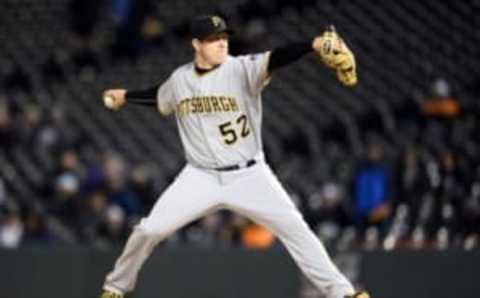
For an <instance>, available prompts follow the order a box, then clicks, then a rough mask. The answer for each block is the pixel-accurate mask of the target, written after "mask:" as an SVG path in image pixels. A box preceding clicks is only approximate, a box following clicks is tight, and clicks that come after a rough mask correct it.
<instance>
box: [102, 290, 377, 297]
mask: <svg viewBox="0 0 480 298" xmlns="http://www.w3.org/2000/svg"><path fill="white" fill-rule="evenodd" d="M102 298H103V297H102ZM345 298H370V295H369V294H368V293H367V292H364V291H362V292H357V293H355V294H353V295H347V296H345Z"/></svg>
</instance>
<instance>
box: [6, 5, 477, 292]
mask: <svg viewBox="0 0 480 298" xmlns="http://www.w3.org/2000/svg"><path fill="white" fill-rule="evenodd" d="M211 12H215V13H219V14H221V15H223V16H225V17H226V18H227V20H228V21H229V23H230V25H231V26H232V27H234V28H236V31H237V32H236V34H235V36H234V37H233V38H232V40H231V50H232V52H233V53H234V54H241V53H251V52H256V51H262V50H267V49H270V48H272V47H275V46H279V45H282V44H285V43H287V42H289V41H296V40H302V39H305V38H310V37H312V36H314V35H315V34H318V33H320V32H321V31H322V30H323V28H325V26H326V25H327V24H331V23H333V24H335V25H336V27H337V29H338V30H339V31H340V33H341V34H342V35H343V36H344V37H345V39H346V41H347V42H348V43H349V46H350V47H351V48H352V50H353V51H354V53H355V54H356V57H357V63H358V71H359V82H360V83H359V85H358V86H357V87H356V88H354V89H346V88H344V87H342V86H341V85H340V84H339V83H338V82H336V80H335V77H334V75H333V74H332V73H331V72H329V71H328V70H326V69H325V68H324V67H323V66H322V65H321V64H320V63H319V62H318V60H317V59H316V58H315V57H314V56H313V55H310V56H309V57H307V58H304V59H302V60H301V61H300V62H298V63H295V64H293V65H291V66H288V67H287V68H285V69H283V70H281V71H279V72H278V73H276V74H275V76H274V79H273V80H272V83H271V85H270V86H269V87H268V88H267V89H266V91H265V93H264V129H263V135H264V144H265V150H266V153H267V157H268V161H269V162H270V163H271V165H272V167H273V168H274V169H275V171H276V173H277V174H278V176H279V178H280V180H281V181H282V182H283V183H284V185H285V187H286V188H287V189H288V191H289V193H290V194H291V195H292V197H293V199H294V200H295V203H296V204H297V205H298V207H299V208H300V209H301V211H302V213H303V214H304V216H305V218H306V220H307V222H308V223H309V224H310V226H311V227H312V229H314V231H315V232H316V233H317V234H318V236H319V237H320V238H321V239H322V240H323V241H324V243H325V244H326V245H327V246H328V247H329V249H330V250H331V251H332V252H335V254H336V255H337V256H338V257H337V261H338V262H339V264H340V265H341V266H342V267H343V268H344V269H345V270H346V271H347V273H348V274H349V275H350V276H351V277H352V278H354V279H355V280H356V282H357V283H358V284H360V285H366V286H369V287H370V288H371V290H372V293H373V294H379V295H378V297H380V296H381V297H403V296H406V295H415V296H416V297H431V296H436V297H451V296H458V297H474V296H475V295H473V294H472V293H474V292H476V293H478V292H479V291H478V290H479V288H478V284H477V285H475V284H474V282H473V280H469V278H470V279H471V278H472V277H473V276H474V275H475V274H477V275H478V265H474V264H475V261H476V264H479V262H478V261H479V258H478V247H479V244H478V240H479V239H478V237H479V230H480V168H479V160H480V156H479V154H478V153H479V146H480V139H479V136H478V134H477V132H476V129H477V128H478V121H479V120H478V117H477V115H478V111H479V109H480V106H479V101H478V99H479V96H480V87H479V86H480V76H479V72H480V67H479V66H480V65H479V60H478V57H479V44H480V24H479V23H480V18H479V17H478V15H480V1H478V0H466V1H443V2H439V1H433V0H425V1H408V2H405V3H401V2H399V1H393V0H387V1H381V2H380V1H355V0H352V1H347V0H330V1H326V0H325V1H320V0H317V1H313V0H303V1H286V0H276V1H274V0H270V1H268V0H263V1H253V0H232V1H204V0H202V1H195V2H190V1H186V0H177V1H147V0H136V1H128V0H108V1H107V0H103V1H91V0H83V1H82V0H17V1H16V0H2V1H1V3H0V44H1V46H0V144H1V148H0V247H1V248H2V250H1V251H0V264H7V265H6V266H1V265H0V266H1V267H0V268H1V269H0V274H1V275H0V297H39V293H42V294H41V295H45V296H50V297H56V296H58V297H60V295H61V296H64V295H65V292H64V291H65V290H68V288H69V287H70V286H71V287H70V288H71V289H72V290H73V289H76V291H75V293H76V294H75V295H78V297H80V296H82V295H83V297H85V296H87V297H94V295H95V292H94V291H95V290H98V288H97V289H95V288H94V286H97V287H98V286H99V284H100V283H101V278H103V274H104V273H105V271H106V270H108V268H109V266H111V264H112V262H113V259H111V258H112V256H114V255H115V252H117V250H118V249H119V248H120V247H121V245H122V243H123V242H124V241H125V239H126V236H127V235H128V232H129V229H130V228H131V227H132V226H133V225H134V224H135V222H137V221H138V219H139V218H140V217H141V216H142V215H144V214H145V213H146V212H148V210H149V208H150V207H151V206H152V204H153V203H154V201H155V199H156V197H157V195H158V193H159V192H160V191H161V190H162V189H163V188H164V187H165V186H166V185H168V183H169V182H170V181H172V179H173V178H174V176H175V174H176V173H177V172H178V170H179V169H180V168H181V166H182V165H183V156H182V148H181V145H180V142H179V139H178V136H177V134H176V127H175V123H174V121H173V120H172V119H165V118H161V117H159V115H158V113H157V112H156V111H155V110H153V109H151V108H146V107H136V106H129V107H127V108H125V109H123V110H121V111H119V112H117V113H112V112H109V111H107V110H106V109H105V108H104V107H103V106H102V105H101V101H100V96H101V92H102V91H103V90H104V89H105V88H110V87H125V88H142V87H147V86H149V85H151V84H152V83H157V82H161V81H162V80H163V79H164V78H165V77H166V76H167V75H168V73H169V72H170V71H171V70H172V69H173V68H174V67H175V66H177V65H179V64H182V63H184V62H187V61H188V60H189V59H190V55H191V50H190V48H189V41H188V20H189V18H190V17H191V16H194V15H199V14H204V13H211ZM163 246H166V247H165V250H166V251H167V252H166V253H165V254H163V255H162V254H159V255H158V257H157V255H155V256H154V260H153V261H151V263H152V264H163V263H162V262H163V261H162V260H165V259H169V258H174V259H175V260H177V261H178V264H183V265H181V266H180V265H179V266H178V267H179V268H184V271H185V270H191V268H190V266H189V262H191V260H192V259H195V258H194V256H198V258H200V259H205V262H206V263H205V264H200V265H199V266H200V267H202V266H203V267H205V268H203V267H202V268H203V271H202V272H203V275H202V273H201V272H197V271H195V272H197V273H198V276H196V275H194V274H192V275H189V276H190V278H184V279H182V281H181V283H184V284H185V287H188V284H189V283H190V284H191V283H193V281H192V280H195V277H197V278H200V277H201V278H200V280H201V281H204V282H198V284H200V285H203V287H205V288H204V290H203V292H202V291H200V295H201V296H212V295H213V294H212V292H213V293H217V295H218V296H225V295H229V296H232V297H235V295H237V296H238V297H241V296H242V294H233V293H232V290H231V288H230V290H229V287H227V286H225V284H232V283H234V281H232V280H233V279H238V280H236V281H235V282H237V283H240V284H242V282H244V283H245V284H246V285H249V284H248V282H247V281H251V282H258V280H256V279H255V278H251V277H252V276H253V277H255V276H257V275H256V274H255V271H251V269H248V270H247V269H246V270H241V268H240V269H238V271H237V270H233V271H235V272H237V273H236V274H237V275H232V276H230V275H226V276H225V275H222V272H226V271H228V272H230V271H232V270H231V267H229V265H228V264H231V263H229V262H234V263H233V264H237V266H236V267H238V263H235V261H234V260H235V259H237V258H239V259H240V260H244V262H245V263H249V261H248V260H257V261H256V262H258V259H255V258H258V256H259V254H260V256H263V257H264V258H260V259H262V260H271V262H268V261H265V262H266V264H267V265H266V266H263V267H264V269H263V270H266V271H265V274H262V275H258V276H272V278H271V285H272V287H275V286H276V288H277V291H278V290H279V289H280V290H282V289H283V288H282V287H280V285H281V284H282V283H283V284H286V285H287V286H286V287H287V288H288V287H290V288H288V289H290V291H291V292H288V291H287V290H284V289H283V290H284V291H283V292H282V291H279V293H277V292H268V291H267V290H265V291H267V292H264V295H262V296H273V295H275V296H279V295H280V296H281V295H282V293H283V295H286V294H285V293H298V294H297V295H298V296H302V297H304V296H309V295H311V296H315V295H316V294H313V293H312V292H311V289H310V286H309V285H308V283H307V282H305V281H303V280H301V279H298V278H297V279H295V278H293V279H292V278H289V276H287V275H284V276H283V277H282V276H278V279H276V278H277V275H276V274H279V273H278V272H291V274H292V275H291V276H297V275H298V273H297V272H296V271H295V268H294V266H292V264H291V263H289V262H288V261H285V260H284V259H285V258H287V257H286V256H285V255H284V251H283V249H282V247H281V245H280V244H279V243H278V242H277V241H276V240H275V239H274V237H272V235H271V234H270V233H269V232H268V231H265V230H264V229H263V228H262V227H258V226H256V225H254V224H253V223H251V222H249V221H248V220H246V219H244V218H241V217H239V216H236V215H234V214H232V213H230V212H221V213H217V214H214V215H212V216H209V217H207V218H204V219H202V220H199V221H197V222H195V223H192V224H191V225H189V226H188V227H186V228H184V229H182V230H181V231H179V232H178V233H177V234H175V235H174V236H173V237H171V238H170V239H169V240H168V241H167V242H166V243H164V244H163ZM179 250H180V251H181V252H180V256H183V257H179V255H178V254H177V253H178V251H179ZM184 250H185V251H184ZM182 252H183V253H184V254H183V255H182ZM117 253H118V252H117ZM208 253H210V254H208ZM205 254H208V256H209V257H205ZM59 255H60V256H63V257H64V259H62V258H61V257H58V256H59ZM102 256H103V258H102ZM188 256H190V257H188ZM214 256H217V258H220V257H221V256H225V258H226V261H225V264H224V267H222V266H220V265H218V266H219V267H218V268H217V269H216V270H218V272H217V271H215V269H211V266H212V262H213V264H217V263H218V260H217V258H215V257H214ZM246 256H248V257H246ZM280 256H281V257H280ZM92 258H93V259H95V260H97V259H98V260H99V262H98V264H96V262H94V263H93V265H92V266H89V267H88V268H90V269H88V270H87V269H85V267H84V268H83V269H78V268H79V267H78V266H80V265H81V264H82V260H87V259H92ZM73 259H78V263H74V264H73V265H72V266H73V267H72V268H71V269H66V268H64V267H62V265H64V266H66V265H65V264H66V263H65V262H63V263H62V262H61V260H73ZM287 259H288V258H287ZM100 260H103V261H100ZM105 260H108V261H109V262H107V261H105ZM155 260H157V261H155ZM182 260H183V262H182ZM228 260H230V261H228ZM280 260H283V261H280ZM56 262H57V263H58V267H56V266H54V265H53V264H56ZM156 262H157V263H156ZM158 262H159V263H158ZM216 262H217V263H216ZM237 262H238V261H237ZM33 264H37V265H33ZM49 264H51V266H49ZM75 264H76V266H75ZM268 264H277V265H276V266H284V267H282V268H284V269H285V271H282V270H278V267H275V266H273V265H271V266H273V267H271V266H269V265H268ZM279 264H280V265H279ZM282 264H283V265H282ZM407 264H408V265H407ZM462 264H463V265H462ZM94 265H96V266H94ZM32 266H35V267H34V268H32ZM152 266H153V265H152ZM252 266H253V265H252ZM369 266H370V267H369ZM409 266H413V267H409ZM95 267H97V268H95ZM159 267H161V266H159ZM174 267H176V266H174ZM236 267H235V268H236ZM240 267H241V266H240ZM247 267H248V266H247ZM55 268H57V269H58V270H53V269H55ZM214 268H216V267H214ZM249 268H250V267H249ZM269 268H270V269H269ZM256 269H258V268H256ZM52 270H53V271H54V272H56V273H52ZM64 270H67V271H68V272H69V274H72V275H65V274H63V273H64ZM92 270H93V271H92ZM161 270H162V269H161V268H159V269H158V271H161ZM163 270H164V271H162V272H164V275H169V274H170V275H171V276H176V275H175V274H173V273H169V272H172V271H168V270H165V269H163ZM177 270H179V271H180V272H184V271H182V270H180V269H177ZM249 270H250V271H249ZM456 270H458V271H456ZM475 270H476V271H475ZM158 271H156V270H155V269H152V270H150V271H148V269H146V272H147V273H145V276H146V277H145V279H146V280H151V281H152V283H148V282H147V281H145V282H143V283H142V285H141V287H146V288H143V289H145V290H143V291H142V290H140V291H139V293H138V294H137V295H136V296H135V297H150V296H149V295H153V296H155V297H156V295H157V294H158V295H160V296H161V294H162V290H161V287H160V289H156V288H155V283H156V282H157V281H156V280H155V279H154V278H152V276H156V274H157V273H156V272H158ZM209 271H210V272H211V274H212V275H213V276H217V280H221V278H220V277H222V276H223V278H224V279H225V282H223V283H222V284H223V286H222V287H220V288H221V289H220V288H218V286H219V285H218V284H219V283H220V282H215V280H214V279H213V280H212V279H209V278H208V273H209ZM26 272H30V274H26ZM59 272H62V274H59ZM92 272H96V274H91V273H92ZM148 272H150V273H148ZM262 272H263V271H262ZM415 272H416V274H413V273H415ZM418 272H422V273H423V272H425V274H419V273H418ZM475 272H476V273H475ZM48 274H52V276H53V277H55V278H47V277H46V276H47V275H48ZM149 274H150V275H149ZM232 274H233V273H232ZM257 274H260V272H257ZM386 274H387V275H388V276H389V275H391V276H392V277H391V279H392V280H390V278H388V281H387V280H386V279H387V278H386ZM68 276H70V279H68V280H69V281H70V282H71V284H69V283H66V282H65V280H64V279H62V278H67V277H68ZM178 276H182V275H181V274H179V275H178ZM245 276H250V279H249V278H247V277H245ZM291 276H290V277H291ZM93 277H95V281H94V280H93ZM274 277H275V278H274ZM56 278H58V280H57V282H58V284H60V285H62V286H63V287H65V289H64V288H62V286H60V285H55V284H56V282H55V281H56V280H55V279H56ZM202 278H203V279H202ZM219 278H220V279H219ZM160 279H161V278H160ZM424 279H425V280H424ZM419 280H420V281H419ZM62 281H63V282H62ZM87 281H88V282H87ZM261 281H263V282H264V283H263V288H265V289H270V290H271V291H274V290H272V287H269V285H270V283H269V282H268V281H265V280H261ZM288 281H290V283H289V282H288ZM79 283H80V285H79ZM88 283H90V285H87V284H88ZM158 283H160V284H161V280H160V281H159V282H158ZM171 283H173V284H175V283H180V281H179V280H175V279H173V278H172V281H171ZM20 284H21V285H26V286H21V287H20V286H18V285H20ZM432 284H436V285H437V286H438V285H439V284H440V285H442V287H436V288H435V287H431V286H429V285H432ZM29 285H30V287H29ZM67 285H68V286H69V287H67ZM148 287H150V288H148ZM199 287H200V288H201V286H199ZM223 287H224V288H223ZM232 287H233V286H232ZM21 288H23V289H24V290H20V289H21ZM56 288H60V289H62V290H61V291H57V290H56ZM147 288H148V290H146V289H147ZM245 288H247V289H249V290H250V291H251V292H248V291H247V292H245V296H246V295H258V294H259V293H260V292H258V290H259V289H260V288H262V286H259V285H257V284H255V283H254V284H250V286H245ZM25 289H30V290H25ZM193 289H195V287H193ZM205 289H208V290H205ZM222 289H223V290H222ZM435 289H436V290H435ZM217 290H218V291H219V292H215V291H217ZM256 290H257V291H256ZM29 291H30V292H29ZM156 291H158V292H156ZM166 291H167V290H166ZM171 291H172V293H171V295H168V296H175V294H173V293H174V292H175V291H176V290H175V289H173V288H172V290H171ZM192 291H193V293H195V291H194V290H192ZM402 291H403V292H402ZM432 291H438V293H437V292H435V295H434V292H432ZM462 291H463V292H462ZM2 293H3V294H2ZM219 293H223V294H224V295H223V294H222V295H220V294H219ZM242 293H243V292H242ZM455 293H457V295H455ZM458 293H462V294H458ZM468 293H470V294H471V295H472V296H468V295H469V294H468ZM184 294H185V295H187V292H185V293H184ZM197 294H198V293H197ZM75 295H74V296H75ZM181 295H182V294H177V296H181ZM189 295H190V293H189ZM422 295H424V296H422ZM439 295H440V296H439ZM442 295H443V296H442ZM75 297H76V296H75ZM374 297H377V296H374Z"/></svg>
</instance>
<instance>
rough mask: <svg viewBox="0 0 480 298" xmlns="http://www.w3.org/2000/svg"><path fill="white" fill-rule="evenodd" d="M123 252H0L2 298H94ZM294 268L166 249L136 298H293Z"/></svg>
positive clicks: (250, 257)
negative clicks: (118, 256) (116, 259)
mask: <svg viewBox="0 0 480 298" xmlns="http://www.w3.org/2000/svg"><path fill="white" fill-rule="evenodd" d="M118 253H119V251H115V252H104V251H99V250H92V249H79V248H76V249H75V248H73V249H69V248H64V249H48V250H47V249H22V250H16V251H0V298H42V297H45V298H46V297H48V298H56V297H59V298H60V297H61V298H67V297H68V298H90V297H92V298H93V297H96V296H97V295H98V293H99V291H100V288H101V285H102V282H103V278H104V276H105V274H106V273H107V272H108V270H110V268H111V266H112V265H113V263H114V261H115V258H116V256H117V255H118ZM298 285H299V278H298V273H297V269H296V266H295V264H294V263H293V262H292V261H291V259H290V258H289V257H288V256H287V255H286V254H285V253H282V252H253V251H246V250H237V249H235V250H206V249H175V250H173V249H161V250H157V251H156V252H155V253H154V254H153V255H152V257H151V258H149V259H148V261H147V263H146V264H145V266H144V268H143V270H142V272H141V274H140V278H139V281H138V286H137V289H136V291H135V293H134V295H131V296H129V297H132V298H154V297H155V298H156V297H168V298H251V297H262V298H263V297H275V298H292V297H296V295H297V293H298Z"/></svg>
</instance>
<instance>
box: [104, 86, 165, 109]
mask: <svg viewBox="0 0 480 298" xmlns="http://www.w3.org/2000/svg"><path fill="white" fill-rule="evenodd" d="M158 88H159V86H154V87H151V88H148V89H145V90H140V91H127V90H126V89H109V90H106V91H105V92H103V104H104V105H105V107H107V108H108V109H111V110H113V111H117V110H118V109H120V108H121V107H122V106H123V105H125V104H126V103H127V102H128V103H134V104H139V105H146V106H153V107H156V106H157V100H156V97H157V90H158Z"/></svg>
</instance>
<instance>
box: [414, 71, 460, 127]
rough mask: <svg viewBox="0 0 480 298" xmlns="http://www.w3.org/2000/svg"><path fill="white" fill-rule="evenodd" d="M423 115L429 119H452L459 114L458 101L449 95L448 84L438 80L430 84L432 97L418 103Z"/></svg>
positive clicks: (440, 79)
mask: <svg viewBox="0 0 480 298" xmlns="http://www.w3.org/2000/svg"><path fill="white" fill-rule="evenodd" d="M420 108H421V109H422V111H423V113H424V114H425V115H426V116H429V117H440V118H446V119H453V118H456V117H458V115H459V114H460V105H459V103H458V101H457V100H456V99H455V98H454V97H452V96H451V95H450V86H449V84H448V82H447V81H446V80H445V79H443V78H439V79H437V80H435V81H434V82H433V84H432V97H430V98H426V99H424V100H422V101H421V102H420Z"/></svg>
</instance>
